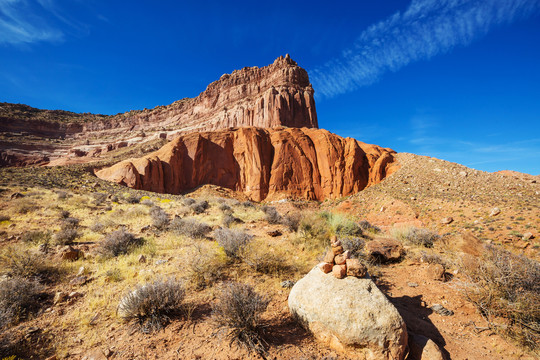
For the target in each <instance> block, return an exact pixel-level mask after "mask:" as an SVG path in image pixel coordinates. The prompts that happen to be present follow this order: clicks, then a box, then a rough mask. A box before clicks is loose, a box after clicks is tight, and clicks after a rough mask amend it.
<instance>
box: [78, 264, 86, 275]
mask: <svg viewBox="0 0 540 360" xmlns="http://www.w3.org/2000/svg"><path fill="white" fill-rule="evenodd" d="M85 272H86V268H85V267H84V266H81V267H80V268H79V271H78V272H77V276H81V275H84V273H85Z"/></svg>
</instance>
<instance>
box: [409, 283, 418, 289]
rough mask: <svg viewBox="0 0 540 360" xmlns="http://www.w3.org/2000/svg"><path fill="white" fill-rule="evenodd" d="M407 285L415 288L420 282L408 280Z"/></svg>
mask: <svg viewBox="0 0 540 360" xmlns="http://www.w3.org/2000/svg"><path fill="white" fill-rule="evenodd" d="M407 286H409V287H413V288H415V287H418V284H417V283H415V282H408V283H407Z"/></svg>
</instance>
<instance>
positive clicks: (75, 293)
mask: <svg viewBox="0 0 540 360" xmlns="http://www.w3.org/2000/svg"><path fill="white" fill-rule="evenodd" d="M82 296H83V294H82V293H80V292H78V291H72V292H70V293H69V295H68V298H69V299H70V300H71V299H77V298H80V297H82Z"/></svg>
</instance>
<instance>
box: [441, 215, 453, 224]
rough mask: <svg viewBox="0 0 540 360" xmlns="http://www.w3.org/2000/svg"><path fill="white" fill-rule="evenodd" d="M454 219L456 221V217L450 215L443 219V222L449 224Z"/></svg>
mask: <svg viewBox="0 0 540 360" xmlns="http://www.w3.org/2000/svg"><path fill="white" fill-rule="evenodd" d="M453 221H454V218H452V217H451V216H448V217H445V218H443V219H442V220H441V224H443V225H448V224H451V223H452V222H453Z"/></svg>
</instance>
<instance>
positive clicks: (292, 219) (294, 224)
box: [281, 212, 302, 232]
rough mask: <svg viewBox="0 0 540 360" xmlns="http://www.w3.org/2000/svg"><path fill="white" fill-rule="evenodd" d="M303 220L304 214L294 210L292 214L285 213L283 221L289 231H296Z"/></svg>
mask: <svg viewBox="0 0 540 360" xmlns="http://www.w3.org/2000/svg"><path fill="white" fill-rule="evenodd" d="M301 221H302V214H301V213H299V212H294V213H292V214H287V215H283V217H282V219H281V223H282V224H283V225H285V226H286V227H287V228H288V229H289V231H291V232H296V231H298V227H299V226H300V222H301Z"/></svg>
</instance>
